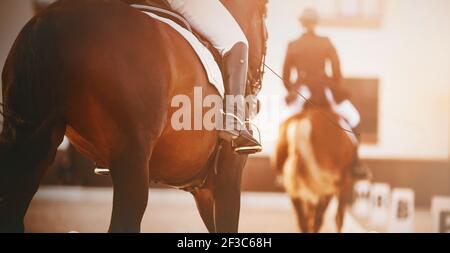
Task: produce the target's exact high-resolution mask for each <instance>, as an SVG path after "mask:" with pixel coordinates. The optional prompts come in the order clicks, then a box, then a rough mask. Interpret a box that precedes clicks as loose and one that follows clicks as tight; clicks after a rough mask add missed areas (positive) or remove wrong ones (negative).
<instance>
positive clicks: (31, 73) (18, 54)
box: [0, 16, 61, 142]
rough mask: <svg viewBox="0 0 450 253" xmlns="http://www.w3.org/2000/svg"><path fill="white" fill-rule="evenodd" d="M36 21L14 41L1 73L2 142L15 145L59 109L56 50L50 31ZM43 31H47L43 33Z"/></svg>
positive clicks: (28, 24) (31, 21)
mask: <svg viewBox="0 0 450 253" xmlns="http://www.w3.org/2000/svg"><path fill="white" fill-rule="evenodd" d="M40 23H41V22H40V20H39V19H38V16H37V17H34V18H33V19H31V20H30V21H29V22H28V23H27V24H26V25H25V27H24V28H23V29H22V31H21V32H20V34H19V36H18V37H17V39H16V40H15V42H14V44H13V46H12V48H11V51H10V53H9V55H8V57H7V60H6V62H5V66H4V68H3V72H2V83H3V87H2V88H3V104H1V107H2V110H1V115H2V116H3V129H2V134H1V137H0V139H1V140H2V141H13V142H15V141H17V140H16V139H17V138H21V137H22V136H24V137H26V136H27V134H26V133H28V131H30V130H33V129H35V128H36V127H38V126H39V124H41V123H42V121H43V120H44V119H45V117H46V115H48V113H49V112H50V110H51V108H60V107H58V104H57V101H61V98H60V96H61V91H60V90H59V89H58V85H54V84H55V83H56V82H57V81H58V80H56V79H55V78H56V77H55V76H56V75H54V74H53V75H52V74H51V72H53V71H57V70H58V67H57V65H56V64H58V63H57V62H56V61H55V59H56V58H55V56H56V54H57V53H56V51H57V48H56V47H55V45H56V44H55V43H56V42H55V41H52V40H51V37H54V33H52V31H51V29H48V26H45V27H43V25H42V24H40ZM42 29H47V30H45V31H43V30H42Z"/></svg>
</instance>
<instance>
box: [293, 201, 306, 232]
mask: <svg viewBox="0 0 450 253" xmlns="http://www.w3.org/2000/svg"><path fill="white" fill-rule="evenodd" d="M291 201H292V205H293V206H294V210H295V213H296V215H297V222H298V227H299V228H300V231H301V232H303V233H308V222H307V219H306V215H305V211H304V207H303V202H302V201H301V199H300V198H291Z"/></svg>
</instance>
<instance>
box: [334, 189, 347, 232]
mask: <svg viewBox="0 0 450 253" xmlns="http://www.w3.org/2000/svg"><path fill="white" fill-rule="evenodd" d="M345 206H346V195H345V193H344V192H341V193H339V196H338V208H337V213H336V227H337V231H338V233H341V232H342V227H343V226H344V216H345Z"/></svg>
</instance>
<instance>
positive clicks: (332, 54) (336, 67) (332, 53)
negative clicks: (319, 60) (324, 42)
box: [328, 42, 342, 86]
mask: <svg viewBox="0 0 450 253" xmlns="http://www.w3.org/2000/svg"><path fill="white" fill-rule="evenodd" d="M328 58H329V59H330V62H331V67H332V70H333V77H332V78H333V84H334V85H337V86H339V85H340V84H341V81H342V72H341V63H340V61H339V56H338V54H337V51H336V48H335V47H334V46H333V44H332V43H331V42H330V48H329V50H328Z"/></svg>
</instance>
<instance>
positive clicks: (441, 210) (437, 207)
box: [431, 196, 450, 233]
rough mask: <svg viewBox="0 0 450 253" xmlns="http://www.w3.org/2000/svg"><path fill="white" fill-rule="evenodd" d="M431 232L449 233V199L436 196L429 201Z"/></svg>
mask: <svg viewBox="0 0 450 253" xmlns="http://www.w3.org/2000/svg"><path fill="white" fill-rule="evenodd" d="M431 216H432V219H433V232H435V233H450V197H443V196H437V197H434V198H433V199H432V201H431Z"/></svg>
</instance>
